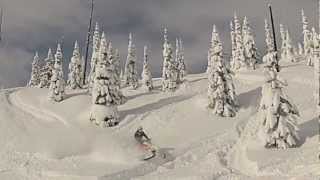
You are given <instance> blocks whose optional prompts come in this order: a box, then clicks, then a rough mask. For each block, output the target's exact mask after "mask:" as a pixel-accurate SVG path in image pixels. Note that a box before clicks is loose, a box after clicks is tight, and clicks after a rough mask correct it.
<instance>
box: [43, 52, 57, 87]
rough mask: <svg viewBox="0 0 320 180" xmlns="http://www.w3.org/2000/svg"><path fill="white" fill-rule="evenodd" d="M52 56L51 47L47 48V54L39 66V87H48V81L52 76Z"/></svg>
mask: <svg viewBox="0 0 320 180" xmlns="http://www.w3.org/2000/svg"><path fill="white" fill-rule="evenodd" d="M54 62H55V60H54V57H53V54H52V51H51V48H49V50H48V56H47V58H46V59H45V60H44V63H45V64H44V65H43V66H42V68H41V77H40V84H39V87H40V88H49V86H50V81H51V77H52V70H53V68H54Z"/></svg>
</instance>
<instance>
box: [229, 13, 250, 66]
mask: <svg viewBox="0 0 320 180" xmlns="http://www.w3.org/2000/svg"><path fill="white" fill-rule="evenodd" d="M234 28H235V46H236V48H235V52H234V57H233V60H232V69H233V70H235V71H237V70H240V69H243V68H247V66H248V64H247V62H246V58H245V55H244V46H243V38H242V32H241V24H240V22H239V19H238V17H237V15H236V14H235V15H234Z"/></svg>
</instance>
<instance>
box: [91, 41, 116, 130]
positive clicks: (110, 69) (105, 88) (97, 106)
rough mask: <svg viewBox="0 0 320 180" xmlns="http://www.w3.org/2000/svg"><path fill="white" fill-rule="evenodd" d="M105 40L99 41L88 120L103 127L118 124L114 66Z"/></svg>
mask: <svg viewBox="0 0 320 180" xmlns="http://www.w3.org/2000/svg"><path fill="white" fill-rule="evenodd" d="M108 51H109V52H110V50H108V47H107V43H106V42H105V38H103V39H102V40H101V44H100V50H99V52H100V53H99V54H100V55H99V59H98V61H97V63H96V71H95V78H94V83H93V88H92V108H91V112H90V120H91V121H92V122H95V123H96V124H97V125H102V126H104V127H106V126H107V127H110V126H115V125H117V124H118V122H119V115H118V107H117V105H118V104H120V101H121V99H120V98H119V88H118V86H117V75H116V73H115V71H116V70H115V66H114V65H112V64H111V63H110V62H111V61H110V56H109V55H108Z"/></svg>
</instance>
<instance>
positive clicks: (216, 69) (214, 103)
mask: <svg viewBox="0 0 320 180" xmlns="http://www.w3.org/2000/svg"><path fill="white" fill-rule="evenodd" d="M212 45H213V47H212V51H211V62H212V64H213V66H212V68H210V71H209V73H208V80H209V84H208V101H209V108H211V109H212V111H213V113H214V114H217V115H219V116H225V117H233V116H235V115H236V111H237V100H236V93H235V88H234V84H233V80H232V76H231V73H230V71H229V70H228V69H227V68H226V66H225V62H224V59H223V52H222V44H221V41H220V38H219V34H218V32H217V31H216V27H215V26H213V32H212Z"/></svg>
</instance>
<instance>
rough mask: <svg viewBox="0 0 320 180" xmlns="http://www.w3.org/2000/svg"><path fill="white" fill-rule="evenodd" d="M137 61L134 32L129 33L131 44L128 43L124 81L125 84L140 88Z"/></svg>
mask: <svg viewBox="0 0 320 180" xmlns="http://www.w3.org/2000/svg"><path fill="white" fill-rule="evenodd" d="M136 61H137V55H136V47H135V45H134V43H133V38H132V34H131V33H130V34H129V45H128V56H127V61H126V65H125V71H124V81H125V84H126V85H128V86H131V88H133V89H137V88H138V75H137V69H136Z"/></svg>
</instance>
